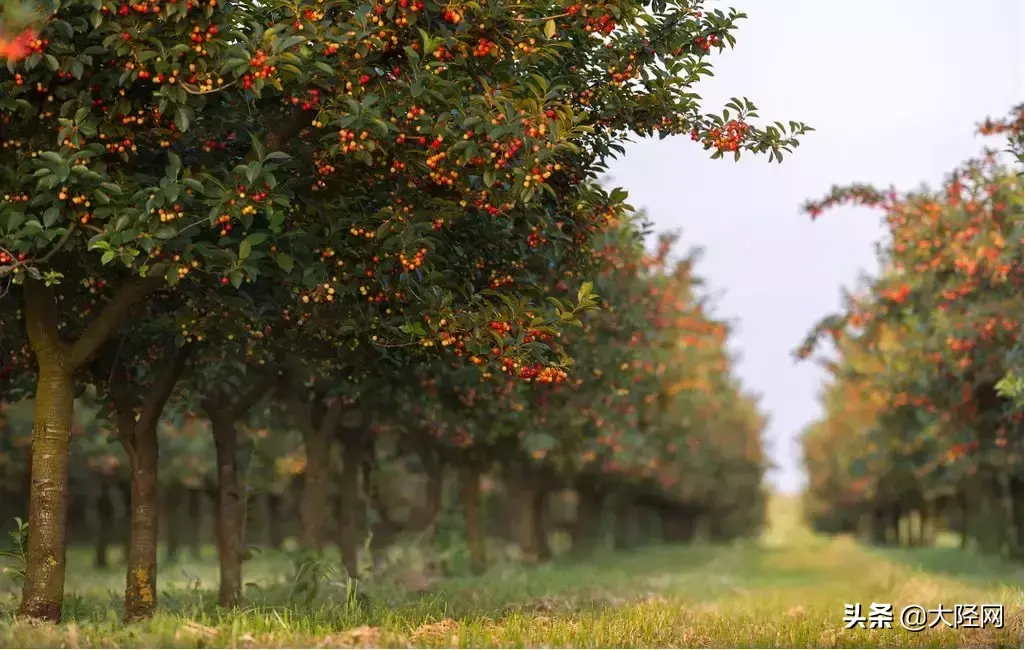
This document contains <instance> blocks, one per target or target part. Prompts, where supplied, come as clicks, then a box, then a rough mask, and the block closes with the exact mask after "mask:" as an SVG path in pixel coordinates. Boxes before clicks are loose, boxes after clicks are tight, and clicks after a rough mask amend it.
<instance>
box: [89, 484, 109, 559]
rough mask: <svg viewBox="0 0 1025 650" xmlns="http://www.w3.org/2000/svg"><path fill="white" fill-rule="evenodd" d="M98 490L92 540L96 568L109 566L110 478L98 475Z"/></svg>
mask: <svg viewBox="0 0 1025 650" xmlns="http://www.w3.org/2000/svg"><path fill="white" fill-rule="evenodd" d="M99 483H100V486H99V487H100V490H99V493H98V494H97V496H96V538H95V542H93V544H94V546H93V548H94V549H95V554H96V559H95V562H94V564H95V566H96V568H97V569H106V568H107V567H108V566H109V551H110V538H111V533H112V532H113V530H114V502H113V501H112V500H111V498H110V479H109V478H108V477H106V476H103V475H101V476H100V477H99Z"/></svg>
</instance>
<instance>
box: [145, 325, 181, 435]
mask: <svg viewBox="0 0 1025 650" xmlns="http://www.w3.org/2000/svg"><path fill="white" fill-rule="evenodd" d="M190 350H191V348H190V346H188V345H184V346H182V347H180V348H177V349H176V350H175V351H174V356H173V357H172V358H171V363H170V365H168V366H165V367H164V370H163V372H161V373H160V375H158V376H157V380H156V381H155V382H154V383H153V385H152V386H150V389H149V392H148V393H147V394H146V398H145V399H144V400H143V403H142V415H141V416H140V418H139V422H138V424H137V429H139V430H141V431H145V430H146V429H148V428H152V427H156V426H157V421H159V420H160V415H161V414H162V413H163V412H164V405H165V404H167V400H168V398H170V397H171V392H172V391H173V390H174V385H175V384H177V383H178V379H179V378H180V377H181V375H182V372H183V371H184V370H185V362H186V360H188V357H189V352H190Z"/></svg>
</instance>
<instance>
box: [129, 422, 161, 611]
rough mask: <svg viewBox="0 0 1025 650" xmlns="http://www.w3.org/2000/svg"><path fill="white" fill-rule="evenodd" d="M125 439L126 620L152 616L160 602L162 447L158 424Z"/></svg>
mask: <svg viewBox="0 0 1025 650" xmlns="http://www.w3.org/2000/svg"><path fill="white" fill-rule="evenodd" d="M132 425H134V421H133V422H132ZM122 443H123V444H124V446H125V451H126V452H127V454H128V467H129V471H130V472H131V506H130V507H131V510H130V512H131V515H130V519H131V533H130V536H129V543H128V555H127V557H128V578H127V584H126V588H125V621H128V622H131V621H137V620H140V619H144V618H149V617H150V616H152V615H153V610H154V608H155V607H156V603H157V540H158V539H159V536H158V524H157V509H158V498H159V497H158V492H157V471H158V469H157V467H158V466H157V456H158V453H159V448H158V445H157V429H156V424H155V423H154V425H153V426H152V427H145V428H136V430H135V435H134V436H131V435H130V437H125V436H124V434H122Z"/></svg>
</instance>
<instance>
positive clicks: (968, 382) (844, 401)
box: [800, 105, 1025, 555]
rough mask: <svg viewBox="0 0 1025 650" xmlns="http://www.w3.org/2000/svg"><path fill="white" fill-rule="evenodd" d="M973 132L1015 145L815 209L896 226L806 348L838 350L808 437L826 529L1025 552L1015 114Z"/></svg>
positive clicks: (812, 499)
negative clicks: (942, 173) (913, 188)
mask: <svg viewBox="0 0 1025 650" xmlns="http://www.w3.org/2000/svg"><path fill="white" fill-rule="evenodd" d="M979 130H980V132H981V133H982V134H983V135H996V136H1002V137H1006V138H1007V141H1008V142H1009V145H1010V146H1009V147H1008V148H1006V149H1005V150H991V149H987V150H986V151H985V152H984V153H983V155H982V156H981V157H979V158H978V159H975V160H970V161H968V162H967V163H965V164H963V165H962V166H961V167H960V168H958V169H957V170H955V171H954V172H953V173H952V174H951V175H950V177H949V178H948V180H947V182H946V183H945V185H944V187H943V188H942V189H941V190H939V191H931V190H927V189H923V190H920V191H918V192H912V193H908V194H898V193H896V192H894V191H892V190H891V191H879V190H876V189H873V188H871V187H865V186H854V187H848V188H837V189H835V190H834V191H833V193H832V194H831V195H830V196H829V197H827V198H826V199H824V200H823V201H821V202H817V203H812V204H809V206H808V209H809V211H810V212H811V214H812V215H813V216H815V215H818V213H819V212H821V211H822V210H823V209H825V208H827V207H829V206H830V205H835V204H838V203H841V202H852V203H855V204H860V205H869V206H873V207H876V208H879V209H882V210H883V211H884V212H885V213H886V225H887V226H888V229H889V237H888V238H887V240H886V241H885V242H883V243H882V244H881V245H880V247H879V251H880V253H879V257H880V262H881V271H880V273H879V274H878V276H877V277H875V278H872V279H871V280H870V281H868V282H867V284H866V286H865V287H864V290H863V291H861V292H859V293H858V294H857V295H855V296H848V298H847V303H848V308H847V311H846V313H844V314H842V315H838V316H833V317H830V318H827V319H825V320H824V321H822V323H821V324H820V325H819V326H818V328H817V329H816V330H815V331H814V332H813V333H812V335H811V337H809V340H808V341H807V342H806V344H805V346H804V347H803V348H802V349H801V351H800V355H801V356H808V355H809V354H811V352H812V350H813V347H814V345H815V342H816V340H817V339H818V338H819V337H820V335H822V334H825V333H827V332H828V333H829V334H831V335H832V337H833V340H834V341H835V343H836V350H837V352H838V355H836V356H835V357H834V358H833V359H832V360H829V361H827V362H826V366H827V368H828V369H829V371H830V373H831V376H832V379H831V381H830V383H829V385H828V386H827V388H826V390H825V392H824V394H823V397H822V402H823V408H824V415H823V417H822V419H821V420H819V421H818V422H816V423H814V424H813V425H811V426H810V427H809V428H808V430H807V431H806V432H805V436H804V451H805V460H806V463H807V467H808V471H809V478H810V484H809V490H808V493H807V497H808V502H807V511H808V515H809V517H810V518H811V520H812V521H813V522H814V523H815V525H816V526H817V527H818V528H820V529H823V530H830V531H839V530H850V531H853V530H861V531H862V532H863V533H864V534H865V535H867V536H870V537H871V538H872V539H873V540H874V541H876V542H879V543H900V544H929V543H932V541H933V540H934V539H935V534H936V532H937V531H938V530H940V529H944V528H946V529H949V530H952V531H957V532H958V533H959V534H960V536H961V539H962V543H963V544H964V545H969V544H971V545H973V546H977V547H979V548H981V549H983V550H986V551H989V552H994V553H1002V554H1005V555H1020V554H1021V553H1022V547H1023V542H1022V540H1023V534H1025V530H1023V522H1022V515H1023V511H1025V505H1023V503H1022V493H1023V490H1025V486H1023V482H1022V480H1023V476H1022V474H1023V457H1022V445H1023V431H1022V409H1023V404H1022V388H1021V387H1022V356H1023V350H1022V312H1023V304H1022V300H1023V298H1022V273H1023V269H1022V254H1023V251H1022V246H1023V239H1022V233H1023V230H1022V210H1023V205H1022V191H1023V188H1022V134H1023V117H1022V107H1021V106H1020V105H1019V106H1018V107H1017V108H1015V109H1014V110H1013V111H1012V112H1011V114H1010V116H1009V117H1008V118H1007V119H1004V120H996V121H995V120H987V121H986V122H985V123H983V124H982V125H981V127H980V129H979Z"/></svg>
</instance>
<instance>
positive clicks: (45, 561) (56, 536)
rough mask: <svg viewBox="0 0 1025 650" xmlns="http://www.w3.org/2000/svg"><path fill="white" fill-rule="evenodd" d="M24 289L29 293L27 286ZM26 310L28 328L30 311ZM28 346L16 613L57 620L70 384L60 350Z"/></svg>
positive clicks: (61, 601) (61, 580)
mask: <svg viewBox="0 0 1025 650" xmlns="http://www.w3.org/2000/svg"><path fill="white" fill-rule="evenodd" d="M25 291H26V292H28V291H30V289H29V288H28V287H26V289H25ZM27 312H28V316H27V317H28V319H29V321H30V322H29V323H28V326H29V327H30V328H31V327H32V326H33V323H32V322H31V321H32V320H33V319H32V310H31V309H28V310H27ZM54 330H56V326H54ZM54 334H56V331H54ZM33 347H34V348H37V349H36V358H37V360H38V364H39V377H38V380H37V382H36V397H35V400H36V401H35V419H34V421H33V426H32V491H31V496H30V497H29V533H28V549H27V553H26V567H25V585H24V588H23V589H22V600H21V607H20V608H19V610H18V613H19V614H21V615H22V616H28V617H31V618H38V619H44V620H48V621H53V622H57V621H59V620H60V617H61V609H62V607H63V605H64V566H65V557H64V552H65V545H64V540H65V535H66V525H67V507H68V452H69V448H70V440H71V422H72V418H73V415H74V404H75V397H74V386H75V384H74V379H73V378H72V375H71V371H70V369H69V368H68V367H67V366H68V363H67V361H66V360H65V359H64V358H63V355H62V354H61V353H60V352H58V351H56V350H46V349H38V346H37V345H36V344H33Z"/></svg>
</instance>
